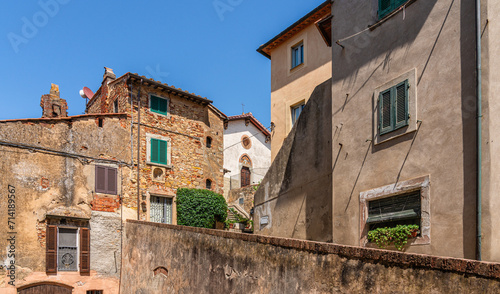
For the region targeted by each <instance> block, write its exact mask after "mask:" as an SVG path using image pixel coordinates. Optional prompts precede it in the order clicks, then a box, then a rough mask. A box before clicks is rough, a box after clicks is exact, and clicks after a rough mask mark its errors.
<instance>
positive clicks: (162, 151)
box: [158, 140, 168, 164]
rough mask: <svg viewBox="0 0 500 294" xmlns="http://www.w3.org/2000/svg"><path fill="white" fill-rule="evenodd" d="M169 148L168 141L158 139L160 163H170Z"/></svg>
mask: <svg viewBox="0 0 500 294" xmlns="http://www.w3.org/2000/svg"><path fill="white" fill-rule="evenodd" d="M167 148H168V147H167V141H163V140H158V153H159V156H158V157H159V160H158V161H159V163H162V164H168V160H167Z"/></svg>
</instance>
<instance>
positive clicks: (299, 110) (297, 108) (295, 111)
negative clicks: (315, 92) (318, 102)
mask: <svg viewBox="0 0 500 294" xmlns="http://www.w3.org/2000/svg"><path fill="white" fill-rule="evenodd" d="M304 107H305V104H304V103H302V104H299V105H296V106H292V126H293V125H295V123H296V122H297V120H298V119H299V116H300V114H301V113H302V110H303V109H304Z"/></svg>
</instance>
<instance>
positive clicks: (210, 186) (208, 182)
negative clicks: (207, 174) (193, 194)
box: [205, 179, 212, 190]
mask: <svg viewBox="0 0 500 294" xmlns="http://www.w3.org/2000/svg"><path fill="white" fill-rule="evenodd" d="M205 186H206V187H207V190H212V181H211V180H209V179H207V181H206V185H205Z"/></svg>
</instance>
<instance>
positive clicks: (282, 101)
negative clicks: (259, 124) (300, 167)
mask: <svg viewBox="0 0 500 294" xmlns="http://www.w3.org/2000/svg"><path fill="white" fill-rule="evenodd" d="M301 40H302V41H303V42H304V64H303V65H301V66H298V67H297V68H294V69H292V70H291V69H290V67H291V55H290V52H291V47H292V46H294V45H296V44H297V43H299V42H300V41H301ZM331 68H332V52H331V48H330V47H328V46H327V45H326V43H325V41H324V40H323V38H322V37H321V34H320V33H319V31H318V29H317V28H316V26H315V25H314V24H310V25H309V26H307V27H306V28H304V29H303V30H301V31H299V32H298V33H297V34H295V35H294V36H293V37H291V38H290V39H289V40H287V41H286V42H285V43H283V44H281V45H280V46H278V47H277V48H275V49H273V51H272V52H271V121H272V122H274V124H275V128H274V131H273V132H272V142H271V160H274V158H275V157H276V155H277V154H278V151H279V150H280V148H281V145H282V144H283V141H284V140H285V138H286V136H287V135H288V133H289V132H290V130H291V129H292V116H291V110H290V107H291V106H293V105H294V104H297V103H299V102H301V101H305V102H307V100H308V99H309V97H310V96H311V94H312V92H313V91H314V88H315V87H316V86H317V85H319V84H321V83H323V82H324V81H326V80H328V79H330V78H331V76H332V70H331Z"/></svg>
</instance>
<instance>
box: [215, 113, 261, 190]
mask: <svg viewBox="0 0 500 294" xmlns="http://www.w3.org/2000/svg"><path fill="white" fill-rule="evenodd" d="M244 135H246V136H248V137H249V138H250V141H251V147H250V148H248V149H247V148H245V147H244V146H243V144H242V142H241V140H242V137H243V136H244ZM243 155H248V157H249V158H250V160H251V162H252V168H251V171H252V175H251V183H252V184H258V183H259V181H261V180H262V178H264V176H265V175H266V172H267V170H268V169H269V166H271V142H267V143H266V136H265V135H264V134H263V133H262V132H261V131H260V130H259V129H257V128H256V127H255V126H254V125H253V124H252V123H249V124H248V126H246V125H245V120H244V119H240V120H234V121H229V122H228V124H227V129H225V130H224V168H225V169H227V170H230V171H231V172H229V173H226V174H225V175H224V177H226V178H231V181H232V182H233V185H232V187H231V185H228V186H227V187H224V190H225V191H224V193H225V195H226V196H227V193H229V190H230V188H232V189H235V188H240V182H241V168H242V163H241V162H240V158H241V157H242V156H243ZM226 183H228V184H229V179H227V181H226Z"/></svg>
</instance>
